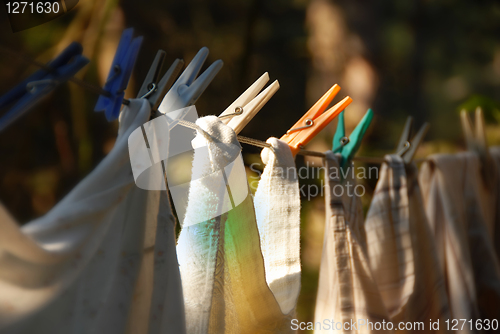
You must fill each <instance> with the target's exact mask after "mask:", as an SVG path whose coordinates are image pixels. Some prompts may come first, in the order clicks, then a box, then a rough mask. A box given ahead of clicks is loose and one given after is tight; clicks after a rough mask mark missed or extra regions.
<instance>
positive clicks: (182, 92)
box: [158, 47, 223, 114]
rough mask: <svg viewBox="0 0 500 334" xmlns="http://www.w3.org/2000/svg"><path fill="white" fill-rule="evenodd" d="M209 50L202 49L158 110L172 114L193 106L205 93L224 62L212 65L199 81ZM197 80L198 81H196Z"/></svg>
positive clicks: (216, 62) (218, 61)
mask: <svg viewBox="0 0 500 334" xmlns="http://www.w3.org/2000/svg"><path fill="white" fill-rule="evenodd" d="M207 56H208V49H207V48H206V47H204V48H201V49H200V51H198V53H197V54H196V56H195V57H194V58H193V60H192V61H191V62H190V63H189V65H188V66H187V67H186V69H185V70H184V72H182V74H181V76H180V77H179V79H177V81H176V82H175V83H174V85H173V86H172V88H171V89H170V90H169V91H168V93H167V94H166V95H165V97H164V98H163V100H162V102H161V104H160V107H159V108H158V110H159V111H160V112H161V113H164V114H165V113H167V112H171V111H174V110H177V109H181V108H185V107H187V106H190V105H193V104H194V103H195V102H196V100H198V98H199V97H200V95H201V94H202V93H203V92H204V91H205V89H206V88H207V87H208V85H209V84H210V82H211V81H212V80H213V79H214V78H215V76H216V75H217V73H218V72H219V70H220V69H221V68H222V65H223V62H222V60H217V61H215V62H213V63H212V65H210V66H209V67H208V68H207V70H206V71H205V72H203V74H202V75H200V76H199V77H198V78H197V79H196V76H197V75H198V73H199V72H200V70H201V67H202V66H203V63H204V62H205V60H206V59H207ZM195 79H196V80H195Z"/></svg>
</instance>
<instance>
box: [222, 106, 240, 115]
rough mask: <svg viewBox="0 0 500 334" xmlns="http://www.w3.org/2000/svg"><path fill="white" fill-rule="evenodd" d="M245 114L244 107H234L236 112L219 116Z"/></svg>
mask: <svg viewBox="0 0 500 334" xmlns="http://www.w3.org/2000/svg"><path fill="white" fill-rule="evenodd" d="M241 114H243V107H236V108H234V112H233V113H231V114H227V115H220V116H219V118H225V117H234V116H238V115H241Z"/></svg>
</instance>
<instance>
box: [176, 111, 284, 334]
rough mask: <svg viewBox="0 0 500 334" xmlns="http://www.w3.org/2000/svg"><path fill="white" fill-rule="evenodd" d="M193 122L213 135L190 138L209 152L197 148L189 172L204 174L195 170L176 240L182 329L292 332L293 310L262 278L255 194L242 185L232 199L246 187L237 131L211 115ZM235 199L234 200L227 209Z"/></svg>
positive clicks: (216, 332) (197, 333)
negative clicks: (183, 319) (289, 311)
mask: <svg viewBox="0 0 500 334" xmlns="http://www.w3.org/2000/svg"><path fill="white" fill-rule="evenodd" d="M196 124H197V125H198V126H200V127H201V128H202V129H203V130H204V131H205V132H206V133H207V134H208V135H209V136H210V137H211V138H210V140H209V139H207V138H206V136H203V135H201V134H200V133H199V132H198V135H197V137H196V138H195V140H194V141H193V143H195V144H196V145H195V146H196V147H202V146H203V145H206V147H207V151H206V152H204V151H203V150H196V151H195V154H194V160H193V173H194V171H195V170H196V171H197V172H196V173H200V174H201V175H193V177H192V180H195V181H191V187H190V190H189V203H188V208H187V210H186V217H185V219H184V224H183V229H182V231H181V234H180V236H179V240H178V245H177V254H178V258H179V264H180V270H181V278H182V287H183V292H184V301H185V308H186V324H187V332H188V333H190V334H205V333H210V334H211V333H213V334H221V333H228V334H229V333H230V334H232V333H249V334H254V333H289V332H291V317H290V316H288V315H284V314H282V312H281V310H280V307H279V305H278V302H277V301H276V299H275V297H274V295H273V293H272V292H271V290H270V289H269V287H268V285H267V283H266V277H265V270H264V259H263V257H262V253H261V250H260V242H259V233H258V229H257V223H256V218H255V211H254V206H253V201H252V196H251V194H249V192H248V191H245V193H246V194H247V195H246V197H245V198H244V200H243V201H242V202H240V201H239V200H236V199H234V197H236V196H235V194H237V193H240V192H239V191H238V189H237V188H238V187H240V190H241V187H246V189H245V190H247V189H248V182H247V180H246V174H245V169H244V166H243V161H242V160H240V159H241V153H240V149H241V148H240V146H239V143H238V141H237V139H236V134H235V133H234V131H233V130H232V129H231V128H229V127H228V126H226V125H224V124H223V123H222V122H221V121H220V120H219V119H218V118H216V117H214V116H207V117H204V118H200V119H198V120H197V121H196ZM235 147H236V148H238V149H237V150H236V151H235V150H234V148H235ZM232 162H235V164H233V165H232V166H233V167H232V168H231V169H228V168H227V166H230V165H231V163H232ZM200 166H204V168H201V169H200V168H198V167H200ZM221 173H224V175H225V176H224V178H223V179H224V181H225V182H227V183H224V182H222V183H221V182H220V180H221V179H222V176H221ZM218 176H221V177H220V178H219V177H218ZM231 194H232V195H233V196H232V195H231ZM231 197H233V200H230V198H231ZM233 201H234V203H239V204H238V205H237V206H235V207H233V208H231V209H230V210H229V211H225V208H229V207H231V206H232V203H233ZM217 213H220V214H219V215H216V214H217ZM200 217H201V218H200ZM205 217H214V218H210V219H208V220H206V219H205ZM200 220H201V221H200Z"/></svg>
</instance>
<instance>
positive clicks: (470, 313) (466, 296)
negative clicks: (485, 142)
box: [419, 152, 500, 333]
mask: <svg viewBox="0 0 500 334" xmlns="http://www.w3.org/2000/svg"><path fill="white" fill-rule="evenodd" d="M481 178H482V176H481V164H480V159H479V156H478V155H476V154H475V153H472V152H465V153H460V154H456V155H445V154H440V155H434V156H431V157H430V158H429V161H428V162H426V163H424V165H423V166H422V168H421V171H420V175H419V182H420V184H421V187H422V193H423V198H424V204H425V208H426V213H427V217H428V220H429V224H430V226H431V230H432V231H433V233H434V238H435V242H436V245H437V254H438V257H439V259H440V264H441V268H442V271H443V273H444V275H445V277H446V283H447V290H448V295H449V300H450V308H451V316H452V318H455V319H472V320H473V321H475V320H476V319H489V320H493V319H498V318H500V313H499V312H500V309H499V308H498V305H499V304H500V267H499V264H498V259H497V257H496V254H495V250H494V247H493V244H492V242H491V237H490V236H489V234H488V230H487V226H488V224H487V221H486V220H487V219H488V218H487V217H489V216H491V215H490V214H489V213H488V212H487V211H488V210H490V209H491V208H488V207H487V205H485V204H486V203H487V201H484V199H485V196H486V195H485V193H484V191H485V188H484V187H485V185H484V183H483V181H482V179H481ZM486 182H487V181H486ZM466 327H467V326H466ZM463 332H464V333H468V332H471V331H470V329H469V328H467V329H466V328H464V331H463Z"/></svg>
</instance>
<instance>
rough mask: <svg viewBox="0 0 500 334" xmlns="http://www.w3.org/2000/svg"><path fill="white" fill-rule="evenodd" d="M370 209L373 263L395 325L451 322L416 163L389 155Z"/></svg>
mask: <svg viewBox="0 0 500 334" xmlns="http://www.w3.org/2000/svg"><path fill="white" fill-rule="evenodd" d="M385 159H386V161H388V162H387V163H384V164H383V165H382V170H381V172H380V177H379V180H378V183H377V187H376V188H375V193H374V195H373V199H372V203H371V205H370V209H369V210H368V214H367V218H366V222H365V229H366V236H367V246H368V261H369V263H370V267H371V269H372V271H373V277H374V279H375V281H376V282H377V286H378V288H379V291H380V294H381V296H382V299H383V301H384V305H385V306H386V307H387V310H388V312H389V315H390V317H391V319H392V320H393V321H394V322H402V321H405V322H406V321H410V322H415V321H419V322H424V324H425V326H426V329H427V330H426V332H431V330H430V328H429V326H428V321H429V319H432V320H433V321H437V320H439V321H440V324H441V326H440V330H439V331H435V332H439V333H445V332H447V331H446V326H445V325H444V324H445V323H444V321H445V320H447V319H449V314H450V313H449V308H448V300H447V296H446V287H445V282H444V277H443V275H442V272H441V270H440V268H439V263H438V259H437V257H436V252H435V245H434V241H433V237H432V232H431V231H430V229H429V226H428V223H427V219H426V217H425V211H424V207H423V203H422V198H421V193H420V188H419V185H418V182H417V168H416V166H415V165H414V164H411V165H407V166H406V167H405V164H404V161H403V160H402V159H401V157H399V156H397V155H388V156H386V157H385Z"/></svg>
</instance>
